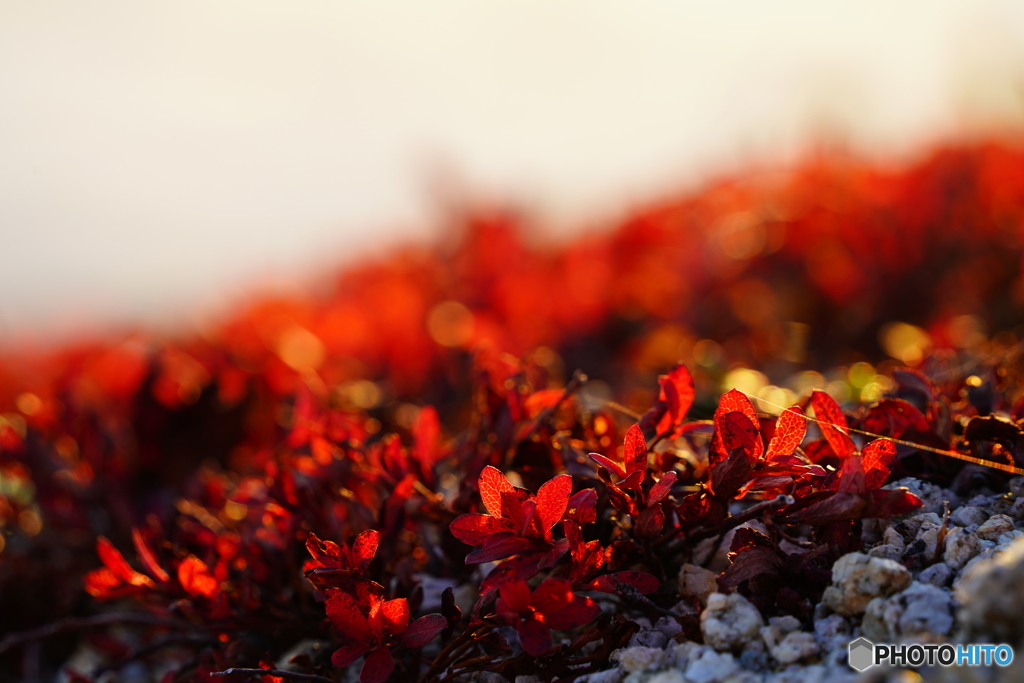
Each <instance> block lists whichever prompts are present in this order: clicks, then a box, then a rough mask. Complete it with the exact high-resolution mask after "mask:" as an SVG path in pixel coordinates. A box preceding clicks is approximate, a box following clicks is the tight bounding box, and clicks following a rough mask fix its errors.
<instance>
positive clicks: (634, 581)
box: [587, 572, 661, 595]
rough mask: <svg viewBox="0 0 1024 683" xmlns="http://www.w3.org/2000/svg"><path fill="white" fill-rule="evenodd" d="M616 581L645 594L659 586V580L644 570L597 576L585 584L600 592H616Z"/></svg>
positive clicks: (652, 591) (590, 588)
mask: <svg viewBox="0 0 1024 683" xmlns="http://www.w3.org/2000/svg"><path fill="white" fill-rule="evenodd" d="M617 583H624V584H627V585H630V586H632V587H633V588H636V589H637V590H638V591H640V592H641V593H643V594H644V595H647V594H648V593H654V592H655V591H657V590H658V589H659V588H661V582H660V581H658V579H656V578H654V577H653V576H651V575H650V574H647V573H645V572H615V573H614V574H605V575H604V576H599V577H597V578H596V579H594V580H593V581H591V582H590V583H589V584H588V585H587V589H589V590H592V591H600V592H602V593H618V592H619V591H618V587H617Z"/></svg>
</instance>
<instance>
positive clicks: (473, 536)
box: [448, 513, 512, 546]
mask: <svg viewBox="0 0 1024 683" xmlns="http://www.w3.org/2000/svg"><path fill="white" fill-rule="evenodd" d="M448 528H449V529H451V531H452V535H453V536H454V537H455V538H457V539H459V540H460V541H462V542H463V543H465V544H467V545H475V546H482V545H483V544H484V543H486V542H487V539H489V538H490V537H492V536H494V535H495V534H499V533H502V532H505V531H511V530H512V529H511V525H510V524H509V523H508V522H506V521H505V520H503V519H499V518H497V517H491V516H490V515H480V514H476V513H470V514H468V515H462V516H461V517H456V518H455V520H454V521H453V522H452V523H451V525H450V526H449V527H448Z"/></svg>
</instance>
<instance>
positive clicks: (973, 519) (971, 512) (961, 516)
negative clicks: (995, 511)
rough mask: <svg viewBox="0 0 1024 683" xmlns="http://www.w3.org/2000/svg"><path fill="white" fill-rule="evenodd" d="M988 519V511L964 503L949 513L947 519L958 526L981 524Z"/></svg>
mask: <svg viewBox="0 0 1024 683" xmlns="http://www.w3.org/2000/svg"><path fill="white" fill-rule="evenodd" d="M986 519H988V513H987V512H985V511H984V510H982V509H981V508H977V507H974V506H972V505H964V506H963V507H959V508H957V509H956V510H954V511H953V512H951V513H950V515H949V521H951V522H953V523H954V524H956V525H958V526H971V525H972V524H981V523H983V522H984V521H985V520H986Z"/></svg>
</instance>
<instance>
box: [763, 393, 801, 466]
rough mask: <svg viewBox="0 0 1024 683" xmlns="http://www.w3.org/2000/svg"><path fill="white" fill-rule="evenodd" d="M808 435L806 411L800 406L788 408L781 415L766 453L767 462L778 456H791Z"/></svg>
mask: <svg viewBox="0 0 1024 683" xmlns="http://www.w3.org/2000/svg"><path fill="white" fill-rule="evenodd" d="M805 434H807V420H806V418H804V411H803V410H801V409H800V406H793V407H792V408H786V409H785V410H784V411H782V414H781V415H779V420H778V422H776V423H775V436H773V437H772V440H771V441H770V442H769V443H768V452H767V453H765V456H764V457H765V460H771V459H772V458H774V457H775V456H776V455H791V454H793V453H795V452H796V449H797V448H799V447H800V444H801V443H802V442H803V440H804V435H805Z"/></svg>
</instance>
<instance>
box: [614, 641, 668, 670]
mask: <svg viewBox="0 0 1024 683" xmlns="http://www.w3.org/2000/svg"><path fill="white" fill-rule="evenodd" d="M612 659H614V660H616V661H618V662H619V665H621V666H622V668H623V669H625V670H626V671H628V672H629V673H636V672H638V671H648V670H650V669H658V668H660V667H661V666H663V665H664V664H665V651H664V650H661V649H658V648H653V647H627V648H624V649H622V650H616V651H615V652H613V653H612Z"/></svg>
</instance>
